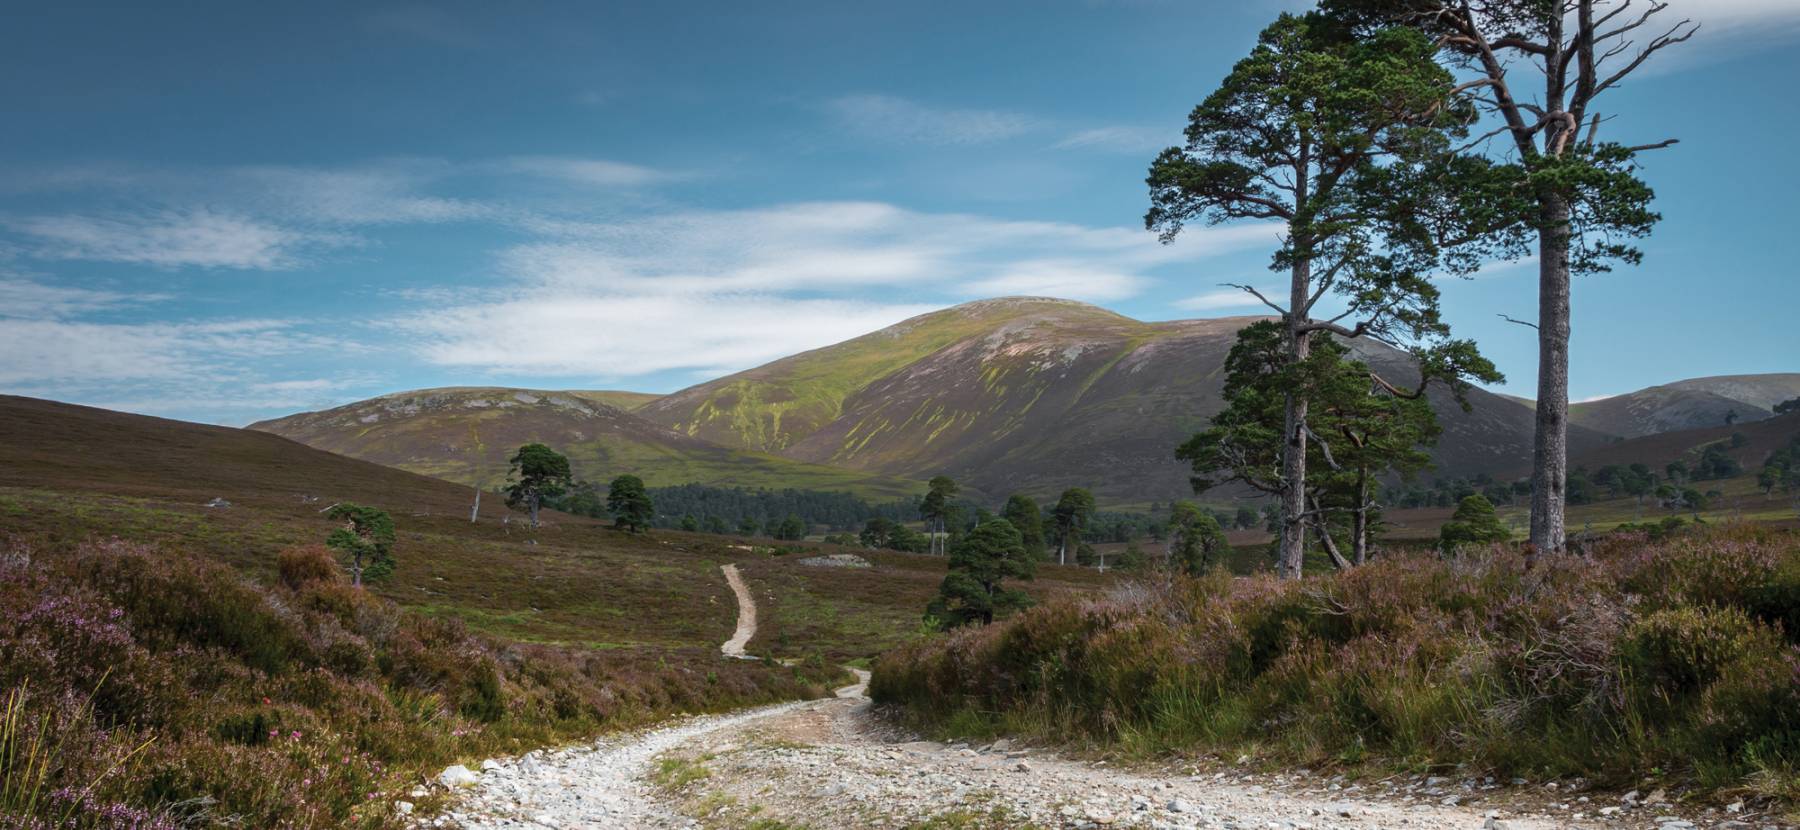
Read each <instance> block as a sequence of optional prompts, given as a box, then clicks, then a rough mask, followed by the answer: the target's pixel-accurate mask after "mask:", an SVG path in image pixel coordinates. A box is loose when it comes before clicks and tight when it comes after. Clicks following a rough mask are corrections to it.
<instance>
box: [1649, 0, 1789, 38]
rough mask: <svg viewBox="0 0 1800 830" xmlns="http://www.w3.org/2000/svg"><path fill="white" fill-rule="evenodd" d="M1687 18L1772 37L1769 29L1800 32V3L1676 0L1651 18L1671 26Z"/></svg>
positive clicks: (1780, 0)
mask: <svg viewBox="0 0 1800 830" xmlns="http://www.w3.org/2000/svg"><path fill="white" fill-rule="evenodd" d="M1628 14H1629V12H1628ZM1684 17H1691V18H1693V19H1694V20H1696V21H1698V22H1699V23H1700V25H1701V26H1702V27H1716V28H1720V29H1726V30H1736V29H1745V28H1751V27H1756V28H1762V29H1765V34H1773V33H1772V32H1768V31H1766V30H1767V29H1768V28H1778V29H1787V30H1788V33H1789V34H1792V33H1794V32H1795V31H1796V30H1800V3H1795V2H1793V0H1673V2H1670V3H1669V9H1668V10H1667V11H1665V12H1663V13H1661V14H1658V15H1657V16H1655V17H1653V18H1651V19H1652V20H1653V21H1657V22H1662V21H1665V20H1666V21H1668V22H1669V23H1670V24H1671V25H1672V24H1673V22H1674V21H1676V20H1680V19H1681V18H1684ZM1645 28H1646V29H1647V28H1650V27H1649V26H1646V27H1645Z"/></svg>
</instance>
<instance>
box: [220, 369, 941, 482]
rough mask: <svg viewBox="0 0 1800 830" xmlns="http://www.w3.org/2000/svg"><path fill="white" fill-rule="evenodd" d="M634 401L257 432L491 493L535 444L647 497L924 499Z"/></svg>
mask: <svg viewBox="0 0 1800 830" xmlns="http://www.w3.org/2000/svg"><path fill="white" fill-rule="evenodd" d="M634 394H635V393H616V392H602V393H591V392H548V391H541V390H530V389H505V388H494V387H452V388H444V389H424V390H418V391H414V392H401V393H398V394H393V395H386V396H383V397H380V398H373V399H370V400H366V401H360V402H357V403H353V404H348V405H346V406H340V407H337V408H335V409H328V410H325V411H322V412H307V413H301V414H298V415H290V416H288V417H285V418H277V419H274V420H270V421H262V422H260V423H256V424H251V425H250V429H253V430H259V431H262V432H270V433H274V434H277V435H281V436H284V437H287V438H292V439H294V440H296V441H299V442H301V443H304V444H306V445H308V446H311V447H316V448H318V449H323V450H328V451H331V452H335V453H339V454H341V455H347V456H350V457H352V458H360V459H364V460H368V461H373V462H375V463H378V464H385V465H388V466H392V467H399V468H400V469H403V470H410V471H412V472H416V473H421V474H424V475H429V476H435V477H437V478H442V479H446V480H449V481H456V482H462V483H466V484H477V485H480V486H482V487H484V488H488V489H493V488H497V487H499V486H500V485H501V484H502V483H503V482H504V481H505V479H506V472H507V463H506V459H507V458H508V457H509V456H510V455H511V453H512V452H513V451H514V450H516V449H517V448H518V447H519V446H520V445H521V444H525V443H529V442H533V441H537V442H542V443H545V444H549V445H550V446H552V447H555V448H556V449H557V450H558V451H560V452H562V453H564V454H566V455H567V456H568V457H569V461H570V464H571V466H573V468H574V471H575V474H576V476H577V477H579V478H585V479H588V480H592V481H600V482H604V481H607V480H609V479H611V478H612V477H613V476H616V475H620V474H622V473H632V474H635V475H637V476H640V477H642V478H643V479H644V480H645V481H646V482H647V483H649V484H650V485H651V486H661V485H673V484H686V483H689V482H699V483H702V484H721V485H736V486H743V487H796V488H803V489H811V490H835V491H844V492H851V493H856V494H858V495H862V496H865V497H868V498H873V499H889V498H898V497H902V496H910V495H912V494H915V493H916V492H918V491H919V489H920V487H919V486H918V485H916V484H914V483H912V482H909V481H905V480H903V479H899V478H895V477H888V476H882V475H878V474H872V473H868V472H859V471H854V470H846V469H839V468H833V467H825V466H820V465H814V464H806V463H803V462H799V461H794V460H791V459H787V458H781V457H778V456H773V455H768V454H766V453H759V452H753V451H747V450H741V449H732V448H727V447H722V446H719V445H717V444H713V443H711V442H709V441H705V440H701V439H697V438H694V437H691V436H688V435H685V434H682V433H680V432H677V431H674V430H671V429H668V428H666V427H662V426H659V425H657V424H654V423H651V422H649V421H646V420H644V419H642V418H639V417H637V416H636V415H634V414H632V413H629V412H626V411H624V410H623V409H620V408H618V407H617V406H614V405H611V404H609V403H607V401H609V400H619V401H626V402H629V400H630V399H629V398H627V397H622V396H629V395H634ZM637 397H639V398H649V397H652V396H642V395H639V396H637Z"/></svg>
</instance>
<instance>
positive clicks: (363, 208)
mask: <svg viewBox="0 0 1800 830" xmlns="http://www.w3.org/2000/svg"><path fill="white" fill-rule="evenodd" d="M462 172H463V171H462V170H461V169H460V168H458V167H456V166H453V165H451V164H449V163H447V162H442V161H435V160H430V159H396V160H390V161H384V162H374V163H369V164H362V165H356V166H351V167H335V168H316V167H289V166H255V167H239V168H233V169H231V170H228V171H226V172H225V175H224V181H222V182H219V183H217V184H215V188H216V193H215V195H214V196H213V198H217V199H234V200H237V201H241V202H244V203H246V204H248V205H250V206H252V207H253V208H255V209H256V210H257V211H258V212H260V213H263V214H266V215H271V216H276V217H280V218H283V219H287V220H290V221H302V222H312V223H323V224H328V225H390V224H413V223H437V222H456V221H473V220H480V219H490V218H493V217H494V216H495V215H496V213H497V209H496V208H495V207H493V206H491V205H487V204H484V203H482V202H479V201H475V200H470V199H457V198H451V197H446V196H439V195H434V194H432V193H430V192H429V190H428V188H429V187H430V186H431V185H433V184H435V183H437V182H440V181H442V180H444V179H447V178H451V177H454V176H457V175H459V174H461V173H462Z"/></svg>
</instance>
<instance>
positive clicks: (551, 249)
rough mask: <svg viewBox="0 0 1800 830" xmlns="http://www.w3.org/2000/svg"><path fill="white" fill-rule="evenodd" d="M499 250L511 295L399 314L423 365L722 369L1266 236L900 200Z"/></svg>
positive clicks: (554, 230)
mask: <svg viewBox="0 0 1800 830" xmlns="http://www.w3.org/2000/svg"><path fill="white" fill-rule="evenodd" d="M540 230H541V231H542V232H545V233H548V234H552V236H551V237H550V238H547V239H545V240H542V241H538V242H532V243H527V244H523V245H518V246H515V247H513V248H510V249H508V250H506V251H504V252H502V253H501V254H500V256H499V258H498V262H499V266H500V270H501V272H502V274H503V275H505V276H507V277H510V278H511V279H512V280H513V285H512V286H511V287H509V288H495V289H489V290H485V291H481V292H477V293H476V294H475V295H474V296H469V297H462V298H458V297H457V296H455V295H454V294H453V293H452V294H442V293H439V294H433V295H431V301H430V303H429V305H425V304H424V303H422V304H421V306H422V310H420V311H417V312H414V313H411V314H407V315H402V317H401V319H399V320H397V321H396V322H395V325H397V326H399V327H400V328H401V329H402V330H403V331H405V332H407V333H408V334H409V335H411V337H412V338H413V342H414V343H415V344H416V345H415V348H416V349H417V350H418V351H419V353H420V354H421V356H423V357H424V359H425V360H427V361H428V362H431V363H435V364H439V365H448V366H460V367H478V368H482V369H485V370H488V371H493V372H520V373H533V374H541V375H542V374H556V375H570V376H584V377H609V378H613V377H617V378H624V377H631V376H635V375H642V374H647V373H651V372H660V371H667V370H683V369H687V370H708V371H717V372H724V371H733V370H737V369H743V368H747V367H749V366H753V365H756V364H758V363H761V362H764V361H767V360H770V359H773V358H777V357H781V356H785V355H788V354H792V353H794V352H797V351H802V350H805V349H810V348H816V347H819V346H824V345H827V344H830V343H834V342H837V341H840V340H843V339H846V338H849V337H854V336H857V335H860V334H864V333H867V332H869V331H872V330H874V329H877V328H881V327H882V326H886V325H889V324H892V323H895V322H898V321H900V320H902V319H905V318H906V317H910V316H913V315H915V314H917V313H920V312H921V311H924V310H927V309H929V308H934V307H939V305H940V304H938V303H930V304H927V303H921V302H914V301H910V300H908V301H898V300H895V301H877V300H867V299H852V298H851V296H850V295H852V294H855V295H860V296H863V297H867V296H871V294H870V289H881V292H880V294H881V295H886V296H893V295H899V296H905V297H909V298H910V297H918V296H934V297H940V298H948V299H958V300H960V299H972V298H977V297H987V296H993V295H999V294H1034V295H1049V296H1059V297H1068V298H1075V299H1085V300H1094V301H1101V300H1116V299H1122V298H1125V297H1130V296H1134V295H1136V294H1137V293H1139V292H1140V291H1142V290H1143V288H1144V287H1145V286H1147V285H1148V284H1149V283H1150V282H1151V281H1152V276H1151V274H1150V271H1152V270H1153V269H1155V268H1157V267H1159V266H1164V265H1167V264H1170V263H1181V262H1194V261H1198V260H1201V259H1205V258H1207V257H1210V256H1215V255H1218V254H1221V253H1225V252H1228V251H1232V250H1237V249H1240V248H1242V247H1245V246H1249V245H1258V244H1264V243H1267V242H1272V241H1273V240H1274V238H1275V234H1276V229H1274V228H1272V227H1270V226H1264V225H1245V226H1235V227H1223V228H1201V229H1196V232H1195V233H1193V234H1192V235H1190V236H1186V237H1184V238H1182V239H1180V240H1178V241H1177V243H1176V244H1173V245H1160V244H1158V243H1157V242H1156V239H1155V237H1153V236H1151V235H1150V234H1148V233H1145V232H1144V231H1141V230H1137V229H1135V228H1119V227H1110V228H1108V227H1089V226H1084V225H1076V224H1072V223H1065V222H1036V221H1020V220H1008V219H996V218H992V217H986V216H976V215H970V214H935V213H923V212H918V211H909V210H905V209H902V208H899V207H895V206H893V205H888V204H883V203H879V202H826V203H800V204H790V205H777V206H773V207H768V208H760V209H754V210H738V211H690V212H686V213H675V214H667V215H661V216H653V217H647V218H643V219H635V220H630V221H624V222H615V223H577V222H562V223H556V224H554V225H549V226H545V227H542V228H540Z"/></svg>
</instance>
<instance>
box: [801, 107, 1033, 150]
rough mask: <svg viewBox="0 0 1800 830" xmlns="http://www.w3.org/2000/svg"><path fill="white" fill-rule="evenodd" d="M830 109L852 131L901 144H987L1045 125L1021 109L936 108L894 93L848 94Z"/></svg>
mask: <svg viewBox="0 0 1800 830" xmlns="http://www.w3.org/2000/svg"><path fill="white" fill-rule="evenodd" d="M829 108H830V110H831V112H832V114H833V115H835V116H836V117H837V119H838V121H839V122H840V123H841V124H843V125H844V127H846V128H847V129H849V130H851V131H852V132H855V133H857V134H859V135H862V136H864V137H867V138H873V139H878V140H883V141H893V142H899V143H914V144H939V145H959V144H986V143H989V142H994V141H1000V140H1002V139H1007V138H1012V137H1014V136H1018V135H1022V134H1024V133H1027V132H1030V131H1032V130H1035V129H1038V128H1039V127H1040V126H1042V125H1041V123H1040V122H1039V121H1038V119H1036V118H1033V117H1031V116H1028V115H1023V114H1020V113H1016V112H1007V111H1004V110H988V109H952V108H941V107H933V106H929V105H926V104H921V103H917V102H915V101H910V100H908V99H905V98H897V97H894V96H891V95H866V94H865V95H846V96H843V97H841V98H837V99H834V100H832V101H831V102H830V103H829Z"/></svg>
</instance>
